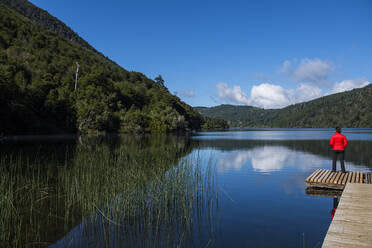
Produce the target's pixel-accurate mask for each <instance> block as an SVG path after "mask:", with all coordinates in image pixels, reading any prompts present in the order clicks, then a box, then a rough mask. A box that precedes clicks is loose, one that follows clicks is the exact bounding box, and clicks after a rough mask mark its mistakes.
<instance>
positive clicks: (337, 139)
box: [329, 127, 347, 172]
mask: <svg viewBox="0 0 372 248" xmlns="http://www.w3.org/2000/svg"><path fill="white" fill-rule="evenodd" d="M335 130H336V134H334V135H333V136H332V137H331V140H330V142H329V144H330V145H331V146H332V150H333V161H332V171H336V161H337V157H340V162H341V170H342V172H346V171H345V163H344V154H345V147H346V146H347V140H346V137H345V136H344V135H342V134H341V128H340V127H336V129H335Z"/></svg>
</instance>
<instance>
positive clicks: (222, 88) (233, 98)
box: [216, 83, 250, 105]
mask: <svg viewBox="0 0 372 248" xmlns="http://www.w3.org/2000/svg"><path fill="white" fill-rule="evenodd" d="M216 87H217V91H218V92H217V96H218V98H220V99H221V100H227V101H229V102H232V103H237V104H247V105H249V104H250V100H249V97H248V95H247V94H246V93H245V92H244V91H242V89H241V88H240V86H234V87H233V88H232V89H231V88H229V87H228V86H227V84H225V83H218V84H217V85H216Z"/></svg>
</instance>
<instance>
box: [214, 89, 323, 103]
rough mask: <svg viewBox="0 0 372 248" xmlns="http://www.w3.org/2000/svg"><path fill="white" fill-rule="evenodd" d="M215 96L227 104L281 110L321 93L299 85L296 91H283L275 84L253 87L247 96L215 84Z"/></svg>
mask: <svg viewBox="0 0 372 248" xmlns="http://www.w3.org/2000/svg"><path fill="white" fill-rule="evenodd" d="M216 87H217V91H218V93H217V96H218V98H219V99H220V100H223V101H225V102H229V103H236V104H245V105H252V106H256V107H260V108H265V109H269V108H283V107H285V106H288V105H290V104H295V103H298V102H303V101H308V100H312V99H314V98H317V97H320V96H322V91H321V89H319V88H318V87H316V86H312V85H309V84H301V85H300V86H299V87H298V88H297V89H285V88H283V87H282V86H280V85H275V84H267V83H266V84H260V85H254V86H253V87H252V89H251V92H250V97H248V94H246V93H245V92H243V91H242V90H241V88H240V87H239V86H234V87H233V88H229V87H228V85H227V84H225V83H219V84H217V86H216Z"/></svg>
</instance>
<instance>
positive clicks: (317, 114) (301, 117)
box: [197, 84, 372, 128]
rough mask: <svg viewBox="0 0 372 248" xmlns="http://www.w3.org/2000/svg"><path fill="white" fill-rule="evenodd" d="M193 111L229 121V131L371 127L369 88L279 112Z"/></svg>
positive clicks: (226, 107) (218, 108)
mask: <svg viewBox="0 0 372 248" xmlns="http://www.w3.org/2000/svg"><path fill="white" fill-rule="evenodd" d="M197 109H198V111H199V112H200V113H201V114H203V115H205V116H208V117H214V118H222V119H225V120H227V121H229V124H230V126H232V127H279V128H286V127H288V128H300V127H335V126H341V127H372V85H371V84H370V85H367V86H366V87H364V88H360V89H354V90H351V91H346V92H342V93H337V94H333V95H329V96H324V97H321V98H318V99H315V100H312V101H308V102H304V103H298V104H294V105H290V106H288V107H285V108H282V109H267V110H265V109H261V108H256V107H251V106H234V105H219V106H216V107H211V108H206V107H197Z"/></svg>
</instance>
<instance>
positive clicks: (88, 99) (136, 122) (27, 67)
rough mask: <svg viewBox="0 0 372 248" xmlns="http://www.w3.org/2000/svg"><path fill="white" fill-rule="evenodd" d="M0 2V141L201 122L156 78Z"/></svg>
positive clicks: (194, 126)
mask: <svg viewBox="0 0 372 248" xmlns="http://www.w3.org/2000/svg"><path fill="white" fill-rule="evenodd" d="M2 1H4V0H1V1H0V135H2V134H4V135H7V134H41V133H43V134H50V133H65V132H70V133H71V132H77V131H80V132H118V131H120V132H121V131H122V132H145V131H156V132H167V131H179V130H197V129H200V128H201V127H202V126H203V124H205V122H206V120H205V118H203V117H202V116H201V115H200V114H199V113H198V112H197V111H196V110H194V109H193V108H192V107H190V106H189V105H187V104H185V103H184V102H182V101H181V100H180V99H179V98H178V97H177V96H174V95H172V94H170V92H169V91H168V89H167V88H166V87H165V85H164V80H163V79H162V78H161V77H157V78H156V79H155V80H151V79H149V78H147V77H146V76H145V75H143V74H142V73H138V72H129V71H127V70H125V69H123V68H121V67H119V66H118V65H116V64H114V63H112V62H111V61H110V60H108V59H106V58H104V57H103V56H101V55H99V54H97V53H96V52H94V51H93V50H92V49H86V46H85V45H84V44H79V43H77V42H72V41H71V39H70V38H68V37H67V38H66V37H62V36H60V35H58V34H57V33H56V32H53V31H50V30H47V29H45V28H44V27H42V26H40V25H38V24H37V23H35V22H34V21H31V20H30V19H29V18H27V17H25V16H22V15H20V14H19V13H18V12H16V11H14V10H12V9H10V8H9V7H7V6H6V5H4V3H3V2H2ZM12 2H13V0H12ZM17 4H19V5H20V6H18V7H17V8H18V9H23V8H26V9H27V6H26V7H25V6H22V4H25V5H28V4H29V3H28V2H27V1H20V0H18V1H17ZM40 11H41V10H40ZM41 12H42V11H41ZM83 43H84V42H83ZM86 44H87V43H86ZM77 63H78V64H79V65H80V68H79V73H78V81H77V87H76V89H75V76H76V74H75V72H76V69H77Z"/></svg>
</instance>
